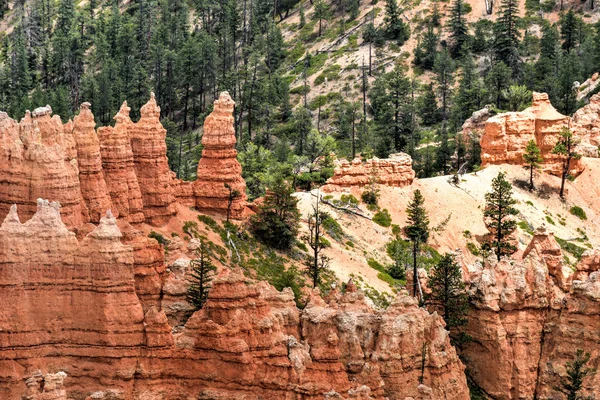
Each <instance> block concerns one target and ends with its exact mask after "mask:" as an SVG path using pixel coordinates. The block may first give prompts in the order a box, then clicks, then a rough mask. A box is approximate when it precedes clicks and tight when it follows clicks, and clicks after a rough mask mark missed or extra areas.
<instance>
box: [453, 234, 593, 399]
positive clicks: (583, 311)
mask: <svg viewBox="0 0 600 400" xmlns="http://www.w3.org/2000/svg"><path fill="white" fill-rule="evenodd" d="M594 259H595V256H594V253H592V252H590V253H588V256H587V257H586V258H585V259H584V260H582V262H581V263H580V264H579V265H578V267H577V269H578V271H579V272H578V273H579V274H580V275H579V276H580V277H581V278H582V279H585V280H584V281H579V280H575V281H574V280H573V272H572V270H571V269H570V268H569V267H568V266H567V265H565V264H564V259H563V256H562V252H561V251H560V248H559V247H558V245H557V243H556V241H555V240H554V237H553V235H552V234H549V233H547V232H546V231H545V230H544V229H541V230H538V231H537V232H536V233H535V235H534V238H533V239H532V242H531V243H530V245H529V246H528V248H527V250H526V251H525V252H524V255H523V260H522V261H515V260H502V261H501V262H499V263H495V262H492V263H491V264H486V266H485V267H483V268H482V267H481V265H479V264H476V265H473V266H470V267H468V269H467V270H465V271H464V279H465V281H466V282H467V284H468V286H469V292H470V297H471V304H473V306H474V308H473V309H472V310H471V313H470V314H469V323H468V325H467V327H466V329H465V332H466V333H467V334H469V335H471V336H472V338H473V341H472V342H470V343H468V344H467V345H466V346H465V348H464V354H463V355H464V356H465V359H466V360H468V362H467V366H468V368H469V371H470V372H471V376H472V378H473V380H474V382H475V383H476V384H477V385H479V386H480V387H481V388H482V389H483V390H484V391H485V392H486V393H487V394H489V395H490V396H492V397H493V398H496V399H511V400H512V399H534V398H555V396H556V395H557V393H555V392H554V391H553V389H552V388H553V387H554V386H556V385H557V384H558V383H559V380H560V377H564V374H565V370H564V366H565V364H566V362H568V361H570V360H572V358H573V357H574V355H575V352H576V350H577V349H578V348H581V349H584V350H586V351H590V352H591V353H592V360H591V365H592V366H593V365H598V363H600V348H599V347H598V346H597V343H598V340H600V321H598V318H597V315H598V312H599V310H600V284H599V283H598V281H599V279H598V278H599V276H600V272H597V271H596V269H595V268H596V264H595V261H594ZM591 271H596V272H591ZM490 365H493V366H494V367H493V368H490V367H489V366H490ZM585 393H586V394H587V395H591V394H594V395H596V396H597V395H600V379H599V378H597V377H594V378H593V379H590V380H589V381H586V389H585Z"/></svg>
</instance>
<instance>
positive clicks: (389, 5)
mask: <svg viewBox="0 0 600 400" xmlns="http://www.w3.org/2000/svg"><path fill="white" fill-rule="evenodd" d="M396 1H397V0H385V17H384V24H385V33H386V36H387V38H388V39H391V40H395V41H396V42H397V43H398V45H399V46H401V45H402V44H404V42H405V41H406V40H407V39H408V38H409V36H410V28H409V27H408V25H407V24H406V23H405V22H404V21H403V20H402V17H401V15H400V8H399V7H398V3H397V2H396Z"/></svg>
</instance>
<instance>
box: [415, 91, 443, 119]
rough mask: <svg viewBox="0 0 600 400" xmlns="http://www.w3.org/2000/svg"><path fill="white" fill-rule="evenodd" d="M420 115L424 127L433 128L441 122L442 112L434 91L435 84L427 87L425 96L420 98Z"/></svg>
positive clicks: (424, 92)
mask: <svg viewBox="0 0 600 400" xmlns="http://www.w3.org/2000/svg"><path fill="white" fill-rule="evenodd" d="M418 103H419V115H420V116H421V121H422V123H423V125H426V126H431V125H434V124H436V123H438V122H439V121H440V110H439V108H438V105H437V98H436V96H435V92H434V91H433V83H430V84H429V85H425V89H424V90H423V94H422V95H421V97H419V101H418Z"/></svg>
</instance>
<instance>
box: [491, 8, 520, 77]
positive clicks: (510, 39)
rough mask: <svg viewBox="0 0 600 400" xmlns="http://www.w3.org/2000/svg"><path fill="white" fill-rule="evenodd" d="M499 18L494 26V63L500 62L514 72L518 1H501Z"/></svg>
mask: <svg viewBox="0 0 600 400" xmlns="http://www.w3.org/2000/svg"><path fill="white" fill-rule="evenodd" d="M499 13H500V16H499V17H498V20H497V21H496V24H495V26H494V54H495V56H496V61H502V62H504V63H505V64H506V65H508V66H510V67H511V68H512V70H513V71H516V69H517V65H518V61H519V52H518V48H519V30H518V27H517V21H518V19H519V2H518V0H502V3H501V5H500V10H499Z"/></svg>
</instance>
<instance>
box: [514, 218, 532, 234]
mask: <svg viewBox="0 0 600 400" xmlns="http://www.w3.org/2000/svg"><path fill="white" fill-rule="evenodd" d="M517 225H518V226H519V228H521V230H522V231H523V232H527V233H529V234H530V235H531V236H533V227H532V226H531V225H529V224H528V223H527V222H525V221H519V222H517Z"/></svg>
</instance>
